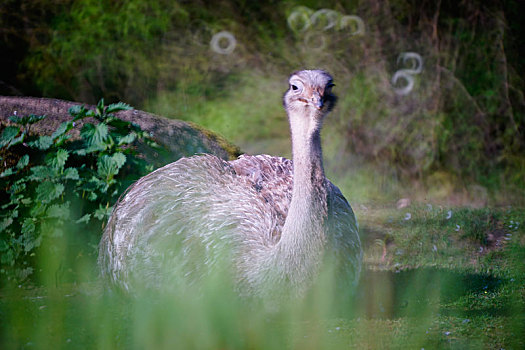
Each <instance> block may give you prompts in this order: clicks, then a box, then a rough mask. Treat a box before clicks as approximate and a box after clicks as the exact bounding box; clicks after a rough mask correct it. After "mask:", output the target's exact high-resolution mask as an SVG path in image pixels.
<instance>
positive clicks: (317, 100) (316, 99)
mask: <svg viewBox="0 0 525 350" xmlns="http://www.w3.org/2000/svg"><path fill="white" fill-rule="evenodd" d="M310 101H311V104H312V105H313V106H314V107H315V108H317V109H319V110H320V109H321V108H323V105H324V102H323V97H322V96H321V95H320V94H319V93H318V92H314V93H313V94H312V98H311V99H310Z"/></svg>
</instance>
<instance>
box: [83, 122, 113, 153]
mask: <svg viewBox="0 0 525 350" xmlns="http://www.w3.org/2000/svg"><path fill="white" fill-rule="evenodd" d="M80 136H81V137H82V138H83V139H84V140H85V141H86V143H87V145H88V147H92V146H95V148H96V149H97V150H104V149H106V145H105V141H106V140H107V138H108V126H107V125H106V124H104V123H100V124H97V125H93V124H86V125H84V127H82V130H81V131H80Z"/></svg>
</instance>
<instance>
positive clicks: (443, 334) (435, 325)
mask: <svg viewBox="0 0 525 350" xmlns="http://www.w3.org/2000/svg"><path fill="white" fill-rule="evenodd" d="M356 213H357V216H358V218H360V224H361V233H362V237H363V244H364V247H365V269H364V271H363V273H362V278H361V281H360V284H359V286H358V288H357V291H356V292H355V294H354V296H353V297H352V298H351V299H350V300H351V301H350V302H349V303H348V305H347V306H345V307H344V310H337V307H338V306H337V305H332V302H333V300H331V299H328V297H327V296H326V295H325V294H323V288H324V287H323V288H321V290H320V293H317V294H316V293H314V294H313V296H311V297H310V298H309V299H308V300H307V301H306V302H304V303H298V304H293V305H286V306H285V307H284V310H282V311H281V312H270V313H269V312H267V311H265V310H266V309H262V308H259V307H257V306H256V305H252V304H248V305H247V304H245V303H244V302H240V301H239V300H238V299H237V298H236V297H235V295H234V294H233V293H231V291H230V289H228V288H227V287H225V284H224V280H222V279H220V278H219V279H217V280H213V281H211V282H210V283H211V285H210V289H209V290H213V291H214V292H213V293H209V294H207V295H205V296H201V297H195V295H192V294H189V293H186V292H183V291H181V292H180V293H177V294H171V295H167V294H158V295H151V294H148V295H142V296H139V297H136V298H129V297H127V296H122V295H119V294H112V293H104V292H103V287H102V286H101V285H100V283H99V282H98V281H97V280H96V278H95V270H94V266H93V265H90V264H83V263H82V264H81V263H79V264H77V265H75V264H71V268H73V269H74V270H75V271H76V275H75V276H74V277H73V278H69V279H68V280H64V281H61V280H60V278H59V277H57V276H59V275H60V274H59V273H57V271H51V272H50V273H48V274H46V272H45V269H43V271H42V272H41V275H40V276H41V279H40V281H41V282H40V283H35V284H34V285H21V286H12V285H11V286H8V285H4V287H3V288H2V290H1V292H0V329H1V333H0V334H1V339H3V340H2V341H1V345H2V346H1V347H2V349H19V348H50V347H52V348H64V349H68V348H82V349H86V348H87V349H90V348H93V349H95V348H96V349H121V348H122V349H130V348H131V349H135V348H136V349H142V348H148V349H149V348H155V349H163V348H180V349H194V348H195V349H202V348H206V349H209V348H224V349H246V348H253V349H279V348H293V349H326V348H328V349H347V348H360V349H406V348H414V349H416V348H417V349H421V348H425V349H479V348H488V349H500V348H506V349H509V348H510V349H514V348H523V347H524V346H525V326H524V325H525V322H524V321H525V283H524V282H525V267H524V265H523V261H524V260H525V249H524V246H525V230H524V227H525V214H524V212H523V210H522V209H521V208H508V207H506V208H492V209H487V208H483V209H472V208H467V207H459V208H446V207H439V206H437V205H433V206H432V208H431V207H430V206H427V205H425V204H420V205H418V204H414V205H412V206H410V207H407V208H403V209H395V208H394V207H393V206H388V205H382V206H372V205H369V206H368V207H366V206H364V205H358V206H356ZM408 213H410V215H407V214H408ZM511 220H512V221H511ZM517 223H519V224H517ZM456 225H459V226H460V229H459V230H458V229H457V226H456ZM480 248H483V249H480ZM59 255H60V254H59ZM49 260H50V261H43V262H42V266H45V265H49V264H54V266H56V261H58V260H60V258H59V257H56V256H55V257H50V258H49ZM78 260H79V261H80V260H82V259H78ZM53 269H57V268H56V267H54V268H53ZM334 308H335V312H334V310H333V309H334Z"/></svg>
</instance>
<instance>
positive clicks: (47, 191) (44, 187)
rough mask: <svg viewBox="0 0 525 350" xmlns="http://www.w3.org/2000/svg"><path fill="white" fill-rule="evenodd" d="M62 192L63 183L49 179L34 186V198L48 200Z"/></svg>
mask: <svg viewBox="0 0 525 350" xmlns="http://www.w3.org/2000/svg"><path fill="white" fill-rule="evenodd" d="M63 192H64V185H62V184H61V183H54V182H50V181H46V182H42V183H41V184H39V185H38V186H37V188H36V200H41V201H43V202H50V201H52V200H53V199H56V198H58V197H59V196H60V195H61V194H62V193H63Z"/></svg>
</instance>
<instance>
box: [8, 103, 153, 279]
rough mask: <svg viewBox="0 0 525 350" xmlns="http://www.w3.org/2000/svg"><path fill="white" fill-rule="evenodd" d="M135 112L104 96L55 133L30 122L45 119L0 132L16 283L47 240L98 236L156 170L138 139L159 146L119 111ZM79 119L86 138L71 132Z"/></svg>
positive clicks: (16, 121)
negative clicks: (130, 192) (36, 129)
mask: <svg viewBox="0 0 525 350" xmlns="http://www.w3.org/2000/svg"><path fill="white" fill-rule="evenodd" d="M129 109H132V108H131V107H130V106H129V105H127V104H124V103H115V104H110V105H108V106H105V105H104V100H103V99H102V100H100V102H99V103H98V105H97V107H96V109H95V110H88V109H86V108H85V107H84V106H74V107H72V108H70V109H69V113H70V115H71V117H72V118H71V120H69V121H66V122H63V123H62V124H60V125H59V126H58V127H57V129H56V130H55V131H54V132H53V133H52V134H51V135H34V134H32V133H31V126H32V125H33V124H34V123H37V122H39V121H42V120H44V119H45V116H37V115H29V116H24V117H18V116H11V117H10V118H9V119H10V121H11V122H12V123H13V125H10V126H7V127H5V128H4V130H3V131H2V133H1V135H0V157H1V160H2V163H3V167H2V172H1V173H0V185H1V188H2V192H4V193H3V194H2V200H1V201H0V204H1V209H2V211H1V214H0V215H1V217H0V254H1V258H0V272H1V273H2V274H7V275H8V277H9V279H12V278H14V279H16V280H23V279H25V278H26V277H27V276H29V275H30V274H31V273H32V272H33V267H32V260H33V259H34V257H35V255H36V254H38V253H37V248H39V246H40V245H41V243H42V240H43V239H44V238H46V237H51V238H61V237H63V236H64V235H73V234H74V235H85V236H89V235H93V236H94V238H95V239H98V236H99V234H100V231H101V227H103V224H104V223H105V221H106V220H107V218H108V216H109V215H110V213H111V210H112V204H113V203H114V202H115V200H116V199H117V197H118V196H119V194H120V193H121V192H122V191H123V190H124V189H125V188H126V187H127V186H128V185H129V183H130V182H131V181H133V180H134V179H136V178H138V177H139V176H141V175H144V174H145V173H147V172H149V171H151V170H152V169H151V167H150V166H148V165H147V164H146V162H145V161H144V160H143V159H141V158H140V156H139V155H138V154H137V152H136V150H135V147H134V144H135V142H136V141H138V140H140V141H142V142H144V143H146V144H147V145H149V146H151V147H157V145H156V144H155V143H154V142H153V141H152V139H151V138H150V137H149V135H147V134H146V133H145V132H144V131H143V130H141V128H140V127H139V126H138V125H136V124H133V123H131V122H127V121H124V120H121V119H119V118H117V117H116V116H115V114H114V113H115V112H118V111H122V110H129ZM79 122H80V123H82V124H83V125H82V127H81V129H80V138H79V139H73V138H72V137H71V135H70V133H69V131H71V130H72V129H73V127H74V126H75V124H76V123H79ZM73 225H76V226H74V227H75V228H76V229H75V230H72V229H71V228H72V227H73ZM79 228H82V230H79ZM94 246H96V245H94ZM94 246H93V247H94ZM92 250H93V249H92Z"/></svg>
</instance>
